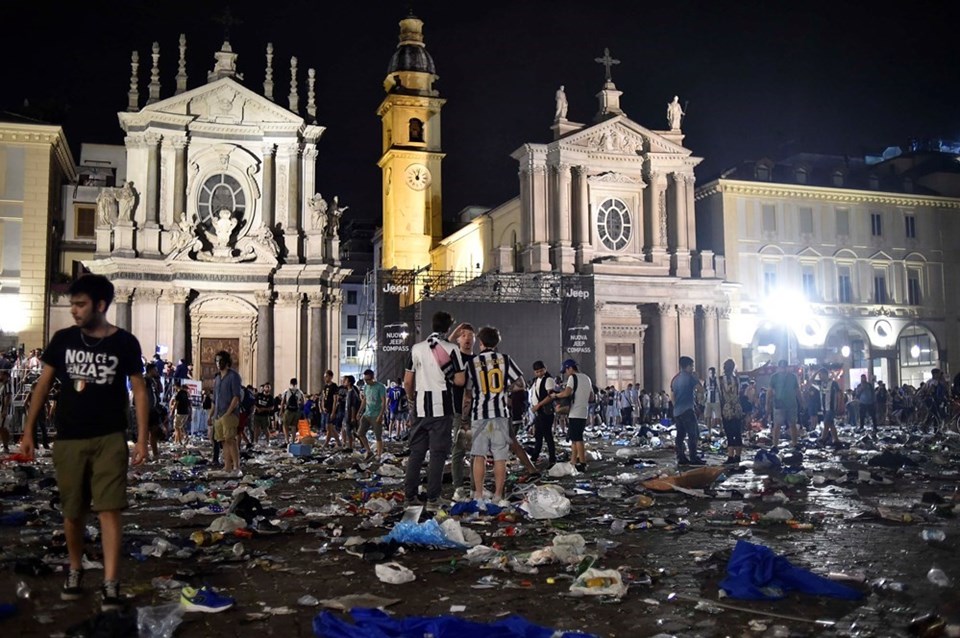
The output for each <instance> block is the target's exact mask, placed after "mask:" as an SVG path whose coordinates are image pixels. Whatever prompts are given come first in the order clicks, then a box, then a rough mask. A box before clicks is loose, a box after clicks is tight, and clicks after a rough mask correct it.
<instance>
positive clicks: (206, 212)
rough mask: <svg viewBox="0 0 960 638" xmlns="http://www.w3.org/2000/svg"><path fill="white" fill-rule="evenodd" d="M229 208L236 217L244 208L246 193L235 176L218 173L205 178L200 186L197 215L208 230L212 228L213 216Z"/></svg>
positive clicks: (241, 216) (241, 215)
mask: <svg viewBox="0 0 960 638" xmlns="http://www.w3.org/2000/svg"><path fill="white" fill-rule="evenodd" d="M223 209H227V210H229V211H230V212H231V213H232V214H233V216H234V217H236V218H237V219H242V218H243V212H244V210H246V195H245V194H244V192H243V187H242V186H240V182H238V181H237V180H236V178H234V177H232V176H230V175H227V174H226V173H218V174H216V175H212V176H210V177H208V178H207V180H206V181H205V182H204V183H203V186H201V187H200V194H199V197H198V201H197V216H198V217H199V218H200V223H202V224H203V225H204V226H205V227H206V228H207V229H208V230H213V218H214V217H215V216H216V214H217V213H219V212H220V211H221V210H223Z"/></svg>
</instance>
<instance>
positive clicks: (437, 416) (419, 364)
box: [403, 311, 464, 511]
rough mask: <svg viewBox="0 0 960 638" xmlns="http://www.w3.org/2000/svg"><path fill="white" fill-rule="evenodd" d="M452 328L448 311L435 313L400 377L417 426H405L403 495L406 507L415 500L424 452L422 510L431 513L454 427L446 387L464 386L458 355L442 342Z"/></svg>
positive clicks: (436, 506)
mask: <svg viewBox="0 0 960 638" xmlns="http://www.w3.org/2000/svg"><path fill="white" fill-rule="evenodd" d="M452 325H453V317H451V316H450V313H447V312H443V311H439V312H436V313H434V315H433V320H432V327H433V332H432V333H431V334H430V336H429V337H427V338H426V340H424V341H421V342H420V343H416V344H414V345H413V347H412V348H411V349H410V358H409V359H408V360H407V369H406V372H405V373H404V377H403V385H404V389H405V390H406V392H407V396H409V397H410V398H411V399H412V400H413V405H414V410H415V412H416V422H415V423H414V424H413V425H412V426H411V428H410V456H409V457H408V459H407V472H406V478H405V481H404V495H405V497H406V502H407V503H408V504H413V503H415V502H416V501H417V498H418V493H419V488H420V470H421V468H422V467H423V461H424V459H425V458H426V456H427V450H428V449H429V450H430V466H429V467H428V468H427V509H429V510H432V511H436V510H438V509H439V508H440V488H441V486H442V482H443V468H444V466H445V465H446V462H447V457H448V456H449V455H450V443H451V431H450V429H451V427H452V425H453V393H452V392H451V388H452V386H454V385H458V386H462V385H463V383H464V373H463V362H462V361H461V358H460V351H459V349H458V348H457V346H456V345H454V344H452V343H450V342H449V341H447V339H446V334H447V331H448V330H450V326H452Z"/></svg>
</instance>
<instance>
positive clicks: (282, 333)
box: [272, 292, 309, 386]
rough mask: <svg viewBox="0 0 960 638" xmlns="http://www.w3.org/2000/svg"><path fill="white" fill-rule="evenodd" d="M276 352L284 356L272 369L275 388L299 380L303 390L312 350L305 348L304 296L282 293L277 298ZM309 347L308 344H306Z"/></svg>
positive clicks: (275, 320) (306, 335)
mask: <svg viewBox="0 0 960 638" xmlns="http://www.w3.org/2000/svg"><path fill="white" fill-rule="evenodd" d="M274 322H275V323H274V325H275V328H274V331H273V335H274V351H275V352H280V353H282V355H283V356H282V359H283V360H282V361H277V362H275V363H276V364H278V365H279V366H280V367H277V365H274V369H273V375H272V377H273V379H274V385H278V384H279V383H283V384H284V385H286V382H287V380H288V379H290V377H297V378H298V379H299V380H300V383H301V386H302V384H303V383H305V380H306V376H305V375H306V373H307V369H306V368H307V367H309V366H308V365H305V364H307V363H308V362H307V359H308V357H309V350H307V349H306V348H305V347H304V346H305V344H304V342H305V341H308V339H309V334H304V325H303V293H299V292H281V293H280V294H279V295H277V303H276V307H275V309H274ZM307 345H308V344H307Z"/></svg>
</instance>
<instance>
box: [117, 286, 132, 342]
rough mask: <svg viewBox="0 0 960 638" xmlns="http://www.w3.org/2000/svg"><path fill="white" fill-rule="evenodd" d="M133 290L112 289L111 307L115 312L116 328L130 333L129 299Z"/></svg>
mask: <svg viewBox="0 0 960 638" xmlns="http://www.w3.org/2000/svg"><path fill="white" fill-rule="evenodd" d="M131 296H133V290H132V289H130V288H114V290H113V307H114V309H115V312H116V320H115V323H116V325H117V327H118V328H122V329H123V330H126V331H127V332H130V317H131V315H130V297H131Z"/></svg>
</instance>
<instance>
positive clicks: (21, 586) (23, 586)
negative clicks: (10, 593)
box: [17, 580, 33, 600]
mask: <svg viewBox="0 0 960 638" xmlns="http://www.w3.org/2000/svg"><path fill="white" fill-rule="evenodd" d="M32 595H33V592H32V591H31V590H30V585H28V584H27V583H26V582H24V581H22V580H21V581H20V582H19V583H17V598H22V599H24V600H26V599H28V598H30V596H32Z"/></svg>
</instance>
